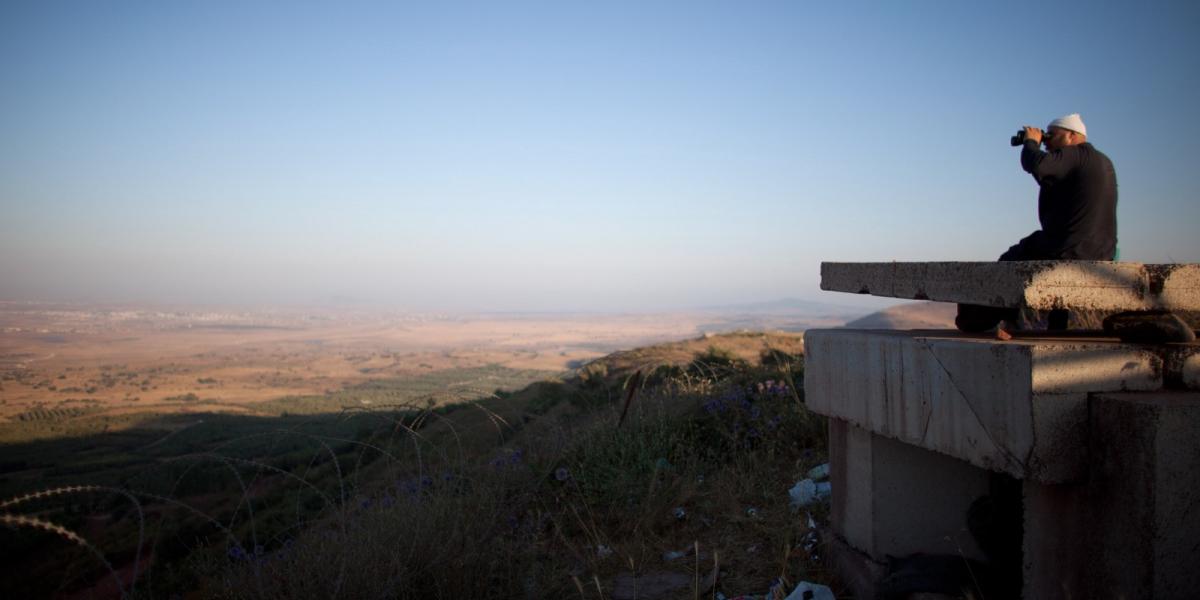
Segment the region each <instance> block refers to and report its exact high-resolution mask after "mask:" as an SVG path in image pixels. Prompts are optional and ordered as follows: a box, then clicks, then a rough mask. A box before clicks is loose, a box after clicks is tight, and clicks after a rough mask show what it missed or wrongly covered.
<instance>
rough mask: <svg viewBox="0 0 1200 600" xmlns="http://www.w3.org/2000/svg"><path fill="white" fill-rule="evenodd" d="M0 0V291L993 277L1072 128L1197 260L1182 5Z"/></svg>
mask: <svg viewBox="0 0 1200 600" xmlns="http://www.w3.org/2000/svg"><path fill="white" fill-rule="evenodd" d="M986 4H987V5H986V6H985V3H982V2H967V1H947V2H922V1H914V2H892V3H858V2H801V1H793V2H771V3H768V2H745V1H741V2H722V3H710V2H695V1H691V2H678V3H657V2H646V1H640V2H632V3H628V4H625V3H617V2H571V1H558V2H545V3H522V2H511V1H505V2H479V3H453V2H414V3H402V2H387V3H378V4H376V3H363V4H359V3H349V2H337V3H334V2H328V3H319V4H317V3H313V4H309V3H300V2H282V1H281V2H263V3H259V2H245V1H238V2H194V3H189V2H160V1H155V2H102V1H87V2H45V1H35V2H22V1H16V0H6V1H5V2H3V3H0V299H10V300H11V299H53V300H103V301H150V302H204V303H213V302H247V303H276V302H287V303H299V304H305V303H323V302H328V301H331V300H342V301H345V300H353V301H369V302H374V303H387V304H390V305H394V306H396V307H399V308H409V309H419V310H427V309H455V310H461V309H499V310H517V309H535V310H547V309H549V310H597V309H599V310H615V309H663V308H678V307H688V306H702V305H714V304H727V303H734V302H749V301H763V300H773V299H778V298H782V297H804V298H815V299H822V300H831V301H836V300H837V299H838V297H837V295H834V294H827V293H821V292H820V291H819V290H818V287H817V286H818V266H819V263H820V261H822V260H854V261H859V260H871V261H887V260H992V259H994V258H995V257H996V256H998V255H999V254H1000V253H1001V252H1002V251H1003V250H1005V249H1006V248H1007V247H1008V246H1009V245H1010V244H1012V243H1014V242H1015V241H1016V240H1017V239H1019V238H1021V237H1022V236H1024V235H1026V234H1028V233H1029V232H1030V231H1032V230H1034V229H1036V228H1037V214H1036V200H1035V199H1036V193H1037V188H1036V185H1035V183H1034V182H1033V180H1032V179H1031V178H1030V177H1029V176H1028V175H1026V174H1024V173H1023V172H1022V171H1021V169H1020V166H1019V164H1018V154H1019V153H1018V151H1017V150H1016V149H1013V148H1011V147H1010V146H1009V144H1008V138H1009V137H1010V136H1011V135H1012V134H1013V133H1014V132H1015V131H1016V130H1017V128H1018V126H1020V125H1022V124H1026V123H1028V124H1033V125H1038V126H1044V125H1045V124H1046V123H1047V122H1048V121H1049V120H1050V119H1052V118H1054V117H1056V116H1060V115H1062V114H1065V113H1069V112H1080V113H1082V114H1083V118H1084V120H1085V122H1086V123H1087V125H1088V129H1089V133H1090V135H1089V139H1090V141H1092V142H1093V143H1094V144H1095V145H1096V146H1097V147H1098V148H1099V149H1101V150H1102V151H1104V152H1105V153H1107V154H1108V155H1109V156H1110V157H1111V158H1112V159H1113V162H1114V163H1115V165H1116V168H1117V174H1118V179H1119V181H1120V204H1119V223H1120V248H1121V252H1122V258H1123V259H1126V260H1133V261H1142V262H1167V261H1174V262H1197V261H1200V240H1198V238H1197V235H1196V229H1197V226H1200V146H1198V145H1197V143H1196V140H1197V139H1200V135H1198V134H1200V114H1198V113H1197V111H1198V110H1200V86H1198V83H1197V78H1198V77H1200V41H1198V40H1200V35H1197V34H1196V32H1197V31H1200V8H1198V6H1200V5H1198V4H1196V3H1195V2H1177V3H1169V4H1155V3H1143V2H1137V3H1134V2H1129V3H1105V8H1100V7H1098V6H1095V5H1096V4H1099V3H1078V2H1072V3H1063V4H1062V5H1056V4H1057V3H1047V2H1036V3H1017V2H1003V3H1001V2H995V3H986Z"/></svg>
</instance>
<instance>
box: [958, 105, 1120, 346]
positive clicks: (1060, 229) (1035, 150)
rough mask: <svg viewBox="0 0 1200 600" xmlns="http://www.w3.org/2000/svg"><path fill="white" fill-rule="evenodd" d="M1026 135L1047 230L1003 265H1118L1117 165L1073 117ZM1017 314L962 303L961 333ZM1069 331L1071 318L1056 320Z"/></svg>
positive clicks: (1025, 160) (1027, 162)
mask: <svg viewBox="0 0 1200 600" xmlns="http://www.w3.org/2000/svg"><path fill="white" fill-rule="evenodd" d="M1023 133H1024V144H1023V147H1022V148H1021V168H1022V169H1024V170H1025V172H1027V173H1029V174H1030V175H1033V179H1034V181H1036V182H1037V183H1038V186H1039V188H1040V191H1039V192H1038V221H1039V222H1040V223H1041V225H1042V228H1041V229H1039V230H1038V231H1035V232H1033V233H1032V234H1030V235H1029V236H1027V237H1025V238H1024V239H1022V240H1021V241H1020V242H1017V244H1016V245H1014V246H1013V247H1011V248H1009V249H1008V251H1006V252H1005V253H1004V254H1002V255H1000V260H1002V261H1013V260H1115V259H1116V258H1117V173H1116V171H1115V170H1114V169H1113V165H1112V161H1110V160H1109V159H1108V157H1107V156H1105V155H1104V153H1102V152H1100V151H1099V150H1097V149H1096V148H1095V147H1094V146H1092V145H1091V144H1090V143H1088V141H1087V127H1085V126H1084V124H1083V119H1081V118H1080V117H1079V115H1078V114H1077V113H1076V114H1070V115H1067V116H1065V117H1061V118H1058V119H1055V120H1053V121H1051V122H1050V125H1049V126H1048V127H1046V132H1045V133H1044V134H1043V133H1042V130H1040V129H1038V128H1036V127H1030V126H1026V127H1025V129H1024V132H1023ZM1043 143H1045V145H1046V150H1045V151H1043V150H1042V149H1041V145H1042V144H1043ZM1016 313H1017V311H1016V309H1012V308H998V307H990V306H976V305H971V304H960V305H959V306H958V317H957V318H956V319H955V325H956V326H957V327H958V329H959V330H960V331H966V332H980V331H986V330H988V329H991V328H992V327H995V326H996V324H997V323H999V322H1000V321H1009V322H1013V321H1016V318H1017V314H1016ZM1065 328H1066V322H1065V314H1059V315H1051V329H1065Z"/></svg>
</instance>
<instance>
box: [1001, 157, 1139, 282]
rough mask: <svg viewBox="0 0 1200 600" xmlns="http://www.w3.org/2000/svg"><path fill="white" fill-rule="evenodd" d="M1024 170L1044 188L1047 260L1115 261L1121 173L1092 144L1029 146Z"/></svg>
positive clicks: (1040, 213) (1041, 213)
mask: <svg viewBox="0 0 1200 600" xmlns="http://www.w3.org/2000/svg"><path fill="white" fill-rule="evenodd" d="M1021 167H1022V168H1024V169H1025V171H1027V172H1028V173H1030V174H1031V175H1033V178H1034V179H1035V180H1037V182H1038V185H1040V186H1041V191H1040V192H1039V194H1038V219H1039V220H1040V221H1041V224H1042V231H1044V232H1045V236H1046V239H1045V240H1044V241H1045V250H1046V254H1047V255H1046V256H1045V257H1044V258H1046V259H1068V260H1113V258H1114V256H1115V254H1116V250H1117V217H1116V215H1117V174H1116V171H1115V169H1114V168H1113V164H1112V161H1110V160H1109V159H1108V157H1107V156H1105V155H1104V153H1103V152H1100V151H1099V150H1097V149H1096V148H1095V147H1094V146H1092V145H1091V144H1090V143H1087V142H1084V143H1082V144H1076V145H1073V146H1067V147H1064V148H1059V149H1057V150H1053V151H1050V152H1043V151H1041V150H1040V149H1039V148H1038V147H1037V144H1032V143H1026V144H1025V148H1023V149H1022V151H1021Z"/></svg>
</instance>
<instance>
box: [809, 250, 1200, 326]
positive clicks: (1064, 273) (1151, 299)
mask: <svg viewBox="0 0 1200 600" xmlns="http://www.w3.org/2000/svg"><path fill="white" fill-rule="evenodd" d="M821 289H823V290H829V291H837V292H850V293H855V294H871V295H873V296H885V297H889V298H912V299H917V300H936V301H940V302H957V303H965V304H979V305H984V306H1006V307H1021V306H1024V307H1027V308H1030V309H1034V310H1051V309H1060V308H1065V309H1069V310H1073V311H1100V312H1119V311H1123V310H1150V309H1168V310H1173V311H1177V312H1183V313H1193V312H1197V311H1200V264H1195V263H1185V264H1164V265H1149V264H1142V263H1128V262H1103V261H1027V262H892V263H835V262H823V263H821Z"/></svg>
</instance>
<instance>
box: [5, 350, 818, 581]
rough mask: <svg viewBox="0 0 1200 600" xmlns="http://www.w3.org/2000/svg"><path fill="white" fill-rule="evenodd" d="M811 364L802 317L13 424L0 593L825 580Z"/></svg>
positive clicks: (7, 453)
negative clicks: (592, 357) (514, 386)
mask: <svg viewBox="0 0 1200 600" xmlns="http://www.w3.org/2000/svg"><path fill="white" fill-rule="evenodd" d="M802 376H803V369H802V342H801V340H800V338H799V337H798V336H794V335H763V334H732V335H726V336H713V337H710V338H702V339H697V340H689V341H686V342H677V343H672V344H664V345H660V346H654V347H650V348H642V349H637V350H632V351H628V352H618V353H615V354H612V355H610V356H607V357H605V358H603V359H600V360H597V361H594V362H592V363H589V364H587V365H584V366H582V367H580V369H578V371H577V372H575V373H572V374H569V375H566V376H563V377H559V378H550V379H545V380H543V381H539V382H536V383H534V384H532V385H529V386H527V387H524V388H523V389H521V390H519V391H516V392H503V391H498V392H494V393H490V394H486V395H482V396H480V397H477V398H475V399H473V400H471V401H468V402H461V403H457V404H452V405H447V406H436V402H434V403H430V402H427V401H426V400H427V398H428V396H429V395H435V394H438V393H443V392H444V390H441V389H430V392H429V395H427V396H426V397H415V398H407V399H399V398H390V399H389V402H386V403H384V402H379V403H376V402H371V403H369V404H364V403H361V402H360V403H358V406H355V407H353V408H342V409H341V410H339V412H336V413H321V412H319V411H317V410H313V411H292V410H290V409H288V408H287V407H288V406H294V405H288V404H287V402H286V401H284V400H280V401H279V402H280V407H279V408H280V411H281V412H280V414H279V415H278V416H248V415H229V414H225V415H210V414H202V415H184V416H176V417H171V418H170V419H166V421H167V422H158V423H155V426H154V427H152V428H143V427H131V428H128V429H124V430H121V431H113V432H108V433H103V434H99V435H92V436H87V437H78V438H72V439H70V440H57V441H54V442H50V441H41V442H31V443H26V444H20V445H8V446H6V447H5V451H4V457H5V458H4V460H3V463H2V464H0V490H3V497H5V498H8V500H6V501H4V502H2V503H0V514H2V515H3V519H4V521H5V522H6V523H7V524H8V525H10V527H9V528H7V529H4V530H0V532H2V533H0V537H3V538H4V540H3V543H2V544H0V548H3V550H2V551H0V552H2V553H3V555H2V556H0V559H2V560H3V564H4V565H5V572H6V573H5V576H4V577H3V578H2V579H0V580H2V581H3V584H2V586H0V595H3V596H4V597H28V596H41V597H45V596H55V595H57V596H62V597H79V596H81V595H82V596H86V595H87V594H89V593H90V594H92V595H94V596H97V597H119V596H120V595H121V593H122V592H124V593H125V594H127V595H131V596H134V597H162V596H170V595H172V594H176V593H191V594H195V595H197V596H198V597H210V596H213V597H254V598H264V597H270V598H285V597H288V598H290V597H322V598H329V597H343V598H370V597H381V598H429V597H457V598H467V597H469V598H514V597H537V598H542V597H564V596H571V597H584V598H611V597H614V593H615V592H616V591H617V588H619V587H621V586H623V585H626V584H628V583H630V582H631V581H633V579H632V574H633V573H638V574H641V575H642V576H643V577H642V579H640V580H639V581H640V582H641V583H642V584H643V585H645V584H648V583H651V582H650V578H651V576H652V575H654V574H656V573H657V574H659V575H654V576H655V577H659V579H661V580H662V581H665V580H667V579H669V577H668V576H667V575H663V574H664V573H669V574H673V576H678V577H682V578H683V579H688V580H689V581H691V582H692V583H691V584H689V585H685V586H683V587H681V588H679V589H678V590H676V592H674V594H675V596H670V595H668V596H667V597H688V598H691V597H693V596H694V594H696V593H698V590H699V588H705V589H719V590H721V591H723V592H724V593H726V594H727V595H730V596H732V595H736V594H740V593H748V592H758V593H763V592H765V591H766V589H767V587H768V586H769V585H771V582H772V581H773V580H774V579H775V578H778V577H781V576H783V577H787V578H789V579H791V580H792V581H795V580H798V579H810V580H814V579H815V580H822V579H824V578H825V577H826V574H825V572H824V570H823V567H822V562H821V561H820V559H819V556H817V555H816V554H815V553H814V552H812V551H814V550H817V547H815V546H813V544H812V543H811V541H812V540H811V538H810V536H811V535H812V533H811V532H810V531H809V529H808V519H807V518H805V517H804V516H803V515H797V514H795V513H793V512H792V511H791V510H790V509H789V507H788V494H787V490H788V488H789V487H790V486H791V485H792V484H793V483H794V482H795V481H796V480H797V479H799V478H800V477H802V474H803V473H804V472H805V471H806V470H807V469H808V468H810V467H812V466H814V465H816V464H819V463H820V462H823V460H824V457H823V452H824V448H825V437H824V436H825V427H824V423H823V421H822V420H820V419H819V418H816V417H814V416H813V415H811V414H810V413H808V412H807V411H806V410H805V409H804V407H803V398H802V396H801V394H800V392H799V390H801V389H802V382H801V379H802ZM496 387H502V386H496ZM360 392H361V390H360ZM392 400H394V401H392ZM340 406H346V405H340ZM317 408H320V407H317ZM283 410H288V414H287V415H286V416H284V415H283V414H282V411H283ZM296 412H307V413H308V414H296ZM82 486H90V487H82ZM47 489H48V490H50V491H49V492H43V493H40V494H37V495H30V492H34V491H37V490H47ZM817 512H820V509H817ZM815 516H816V517H817V519H818V520H819V519H820V517H821V515H820V514H817V515H815ZM697 549H698V550H699V554H697V552H696V550H697ZM669 552H675V553H681V554H684V556H682V557H673V555H667V556H664V553H669ZM138 557H140V560H139V559H138ZM135 570H136V571H137V577H136V579H135V578H134V577H133V575H134V571H135ZM714 573H715V574H716V575H715V576H714ZM685 576H686V577H685ZM714 577H715V579H714ZM643 597H645V596H644V595H643Z"/></svg>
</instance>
